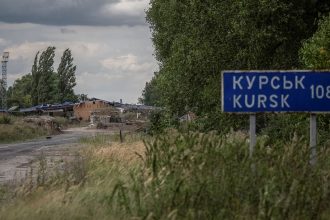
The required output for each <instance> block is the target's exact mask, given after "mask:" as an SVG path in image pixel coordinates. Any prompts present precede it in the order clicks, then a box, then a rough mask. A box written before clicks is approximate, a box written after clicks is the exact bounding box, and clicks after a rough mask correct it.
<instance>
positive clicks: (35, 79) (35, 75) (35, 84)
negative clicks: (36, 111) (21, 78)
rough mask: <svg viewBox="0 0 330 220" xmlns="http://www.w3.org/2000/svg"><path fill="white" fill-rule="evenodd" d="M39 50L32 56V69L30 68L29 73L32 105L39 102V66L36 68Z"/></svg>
mask: <svg viewBox="0 0 330 220" xmlns="http://www.w3.org/2000/svg"><path fill="white" fill-rule="evenodd" d="M39 53H40V52H39V51H38V52H37V54H36V55H35V57H34V62H33V65H32V70H31V74H32V82H31V84H32V88H31V96H32V104H33V105H37V104H38V102H39V99H38V97H39V95H38V94H39V90H38V88H39V79H40V72H39V68H38V62H39Z"/></svg>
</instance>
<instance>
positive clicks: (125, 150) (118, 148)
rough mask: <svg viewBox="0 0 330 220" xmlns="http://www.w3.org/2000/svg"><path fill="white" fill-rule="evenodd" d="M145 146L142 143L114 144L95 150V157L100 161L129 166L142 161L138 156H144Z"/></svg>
mask: <svg viewBox="0 0 330 220" xmlns="http://www.w3.org/2000/svg"><path fill="white" fill-rule="evenodd" d="M145 149H146V148H145V145H144V143H143V142H142V141H137V142H132V143H113V144H110V146H103V147H100V148H97V149H95V150H94V153H93V154H94V156H95V157H97V158H99V159H108V160H115V161H120V162H123V163H126V164H128V165H130V164H132V163H136V162H138V161H139V160H140V157H139V156H138V155H143V154H144V152H145Z"/></svg>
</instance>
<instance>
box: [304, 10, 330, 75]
mask: <svg viewBox="0 0 330 220" xmlns="http://www.w3.org/2000/svg"><path fill="white" fill-rule="evenodd" d="M300 57H301V62H302V63H303V65H304V66H305V67H307V68H310V69H330V14H329V15H328V16H326V17H324V18H323V19H322V20H320V21H319V28H318V30H317V31H316V32H315V34H314V35H313V36H312V37H311V38H310V39H308V40H306V41H305V42H304V44H303V47H302V48H301V50H300Z"/></svg>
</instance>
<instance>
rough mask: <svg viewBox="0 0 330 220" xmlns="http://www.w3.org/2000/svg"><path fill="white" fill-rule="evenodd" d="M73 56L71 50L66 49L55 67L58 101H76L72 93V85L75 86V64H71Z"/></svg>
mask: <svg viewBox="0 0 330 220" xmlns="http://www.w3.org/2000/svg"><path fill="white" fill-rule="evenodd" d="M72 62H73V57H72V55H71V50H70V49H66V50H65V51H64V52H63V56H62V58H61V62H60V65H59V67H58V69H57V74H58V78H59V79H58V96H59V97H58V101H59V102H60V103H63V102H64V101H76V100H77V97H76V95H75V94H74V91H73V87H75V86H76V76H75V72H76V66H74V65H73V63H72Z"/></svg>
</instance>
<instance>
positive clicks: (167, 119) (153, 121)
mask: <svg viewBox="0 0 330 220" xmlns="http://www.w3.org/2000/svg"><path fill="white" fill-rule="evenodd" d="M149 120H150V122H149V123H150V125H149V128H148V133H149V134H152V135H155V134H160V133H162V132H164V130H165V129H166V128H168V127H171V126H176V125H177V123H178V122H177V119H174V118H172V117H171V114H169V112H168V111H166V110H155V111H153V112H151V114H150V116H149Z"/></svg>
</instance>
